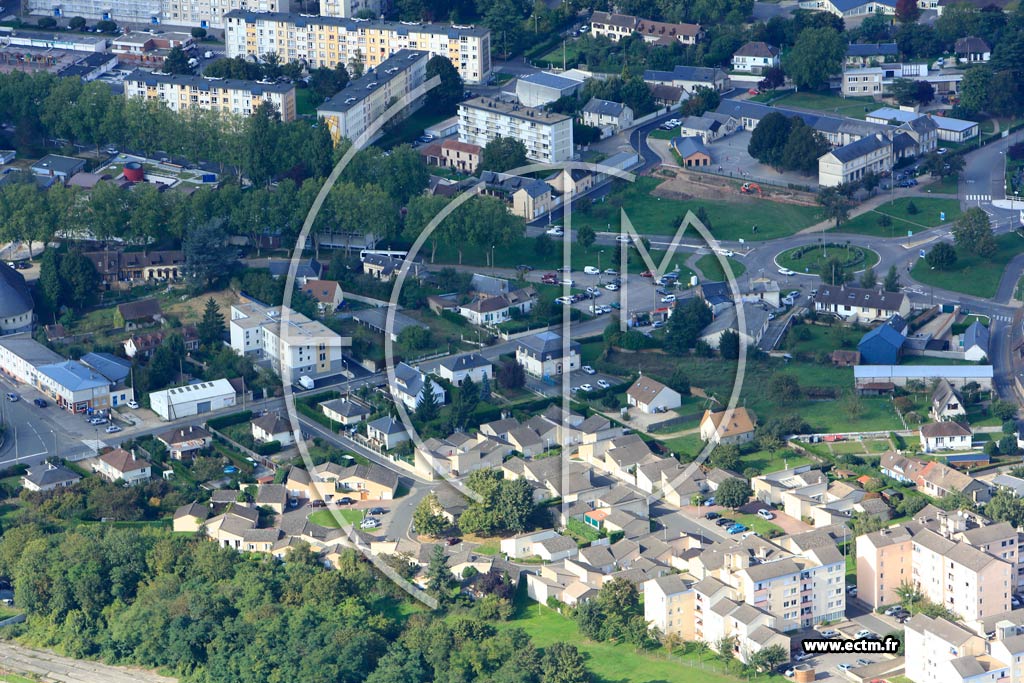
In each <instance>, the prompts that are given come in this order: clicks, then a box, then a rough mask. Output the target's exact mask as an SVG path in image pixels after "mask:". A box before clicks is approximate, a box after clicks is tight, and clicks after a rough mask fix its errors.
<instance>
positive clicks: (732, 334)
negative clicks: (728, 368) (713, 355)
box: [718, 330, 740, 360]
mask: <svg viewBox="0 0 1024 683" xmlns="http://www.w3.org/2000/svg"><path fill="white" fill-rule="evenodd" d="M718 352H719V353H720V354H722V358H725V359H726V360H736V359H737V358H739V357H740V335H739V333H737V332H736V331H735V330H726V331H725V332H723V333H722V335H721V336H720V337H719V338H718Z"/></svg>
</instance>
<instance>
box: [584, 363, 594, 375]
mask: <svg viewBox="0 0 1024 683" xmlns="http://www.w3.org/2000/svg"><path fill="white" fill-rule="evenodd" d="M580 370H582V371H583V372H585V373H587V374H588V375H596V374H597V370H595V369H594V368H592V367H590V366H589V365H584V366H583V367H582V368H580Z"/></svg>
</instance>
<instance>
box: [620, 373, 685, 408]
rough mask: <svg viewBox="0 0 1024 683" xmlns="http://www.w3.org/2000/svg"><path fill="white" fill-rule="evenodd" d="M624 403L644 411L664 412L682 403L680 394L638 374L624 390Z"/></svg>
mask: <svg viewBox="0 0 1024 683" xmlns="http://www.w3.org/2000/svg"><path fill="white" fill-rule="evenodd" d="M626 403H627V405H629V406H630V407H635V408H639V409H640V411H641V412H644V413H664V412H666V411H668V410H675V409H676V408H678V407H679V406H680V405H682V396H681V395H680V394H679V392H678V391H676V390H675V389H672V388H670V387H667V386H665V385H664V384H662V383H661V382H659V381H658V380H656V379H653V378H651V377H648V376H644V375H640V376H639V377H637V379H636V381H635V382H633V384H632V385H631V386H630V387H629V389H627V390H626Z"/></svg>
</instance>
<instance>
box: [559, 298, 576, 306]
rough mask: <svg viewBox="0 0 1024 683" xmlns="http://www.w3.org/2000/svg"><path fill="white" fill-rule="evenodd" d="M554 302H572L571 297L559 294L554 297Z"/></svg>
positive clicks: (567, 303) (566, 304) (565, 304)
mask: <svg viewBox="0 0 1024 683" xmlns="http://www.w3.org/2000/svg"><path fill="white" fill-rule="evenodd" d="M555 303H556V304H562V305H563V306H568V305H569V304H571V303H572V299H570V298H569V297H567V296H560V297H557V298H556V299H555Z"/></svg>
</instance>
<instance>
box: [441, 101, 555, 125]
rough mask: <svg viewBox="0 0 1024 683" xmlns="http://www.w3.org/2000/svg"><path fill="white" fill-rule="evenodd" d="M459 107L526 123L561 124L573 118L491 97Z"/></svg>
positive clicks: (468, 102) (462, 104)
mask: <svg viewBox="0 0 1024 683" xmlns="http://www.w3.org/2000/svg"><path fill="white" fill-rule="evenodd" d="M459 106H460V107H466V108H467V109H478V110H482V111H492V112H495V113H498V114H504V115H506V116H511V117H513V118H517V119H522V120H524V121H537V122H539V123H546V124H553V123H561V122H562V121H571V120H572V117H571V116H566V115H565V114H556V113H554V112H549V111H544V110H543V109H534V108H532V107H524V106H522V105H521V104H515V103H512V102H503V101H502V100H495V99H491V98H490V97H475V98H473V99H471V100H467V101H465V102H462V103H460V104H459Z"/></svg>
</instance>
